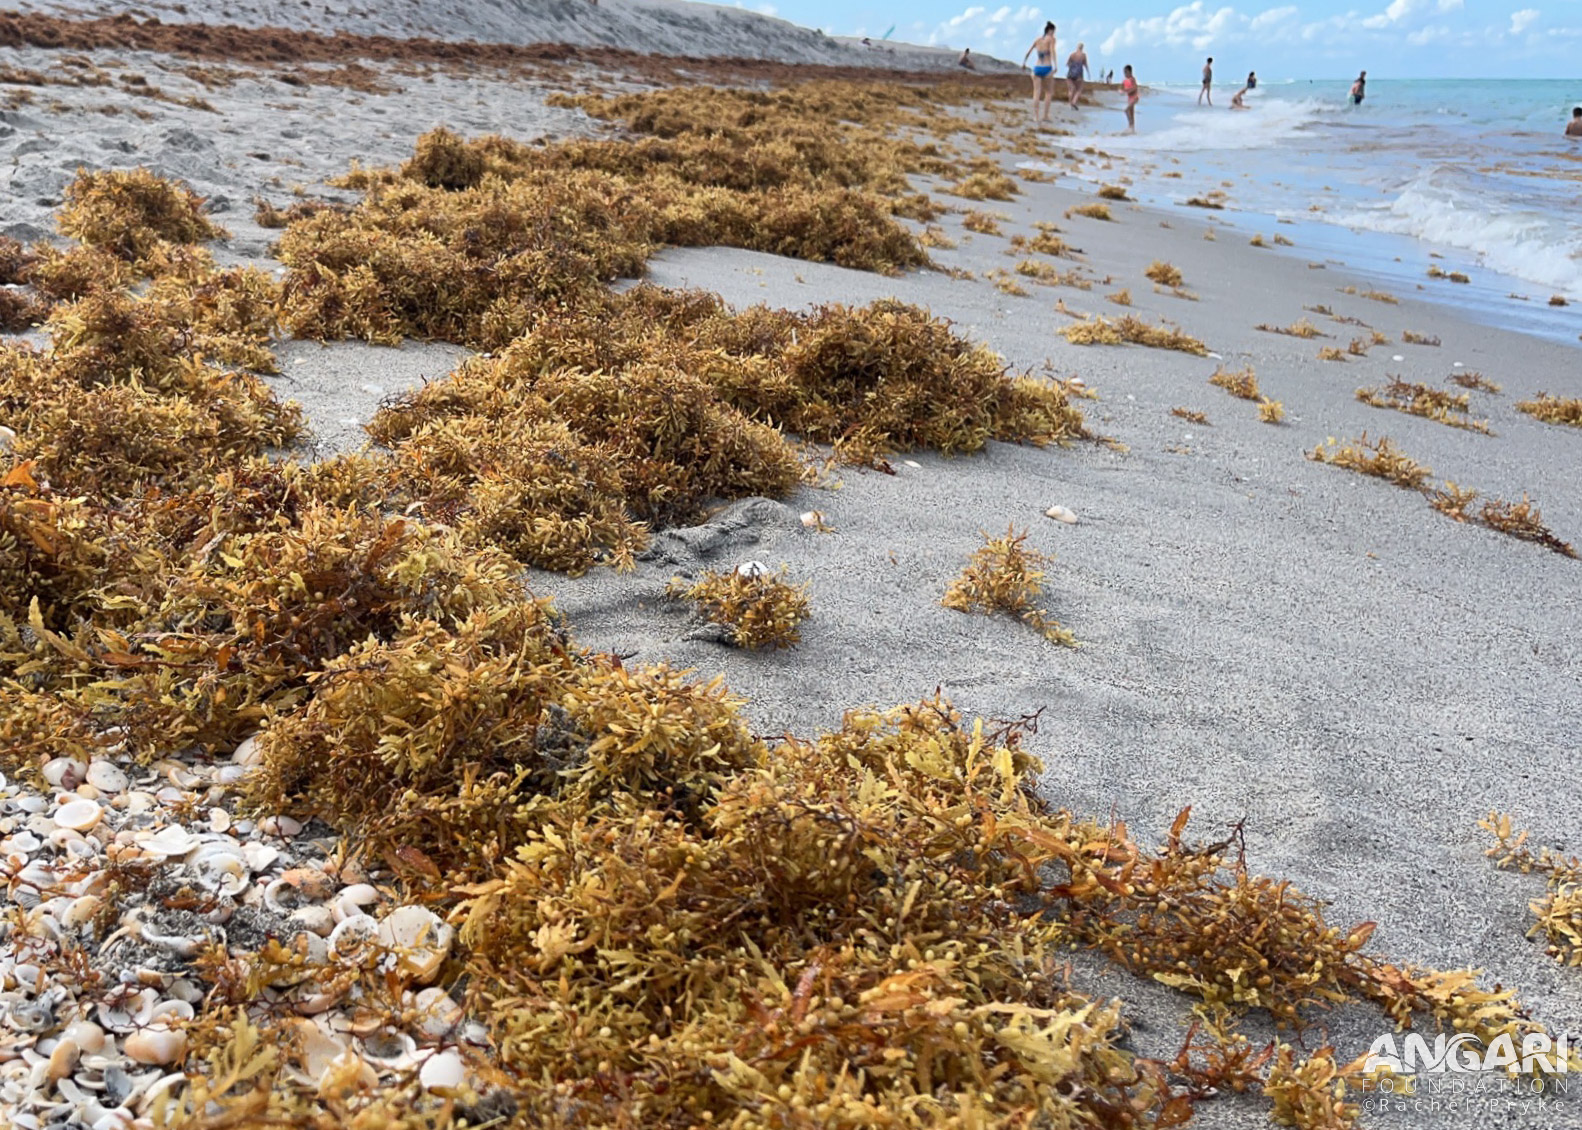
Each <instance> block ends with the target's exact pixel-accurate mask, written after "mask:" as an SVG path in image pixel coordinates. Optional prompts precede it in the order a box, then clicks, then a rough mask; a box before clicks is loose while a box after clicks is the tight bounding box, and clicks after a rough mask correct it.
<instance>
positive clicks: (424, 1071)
mask: <svg viewBox="0 0 1582 1130" xmlns="http://www.w3.org/2000/svg"><path fill="white" fill-rule="evenodd" d="M417 1077H418V1082H420V1083H422V1084H423V1088H424V1090H428V1091H453V1090H455V1089H456V1088H457V1087H460V1086H461V1085H462V1083H464V1082H465V1081H466V1079H467V1069H466V1066H465V1065H464V1064H463V1063H462V1062H461V1056H459V1055H457V1054H456V1053H455V1052H439V1053H437V1054H435V1055H431V1056H429V1057H428V1059H426V1060H424V1061H423V1066H422V1068H421V1069H419V1071H418V1074H417Z"/></svg>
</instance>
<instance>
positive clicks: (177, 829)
mask: <svg viewBox="0 0 1582 1130" xmlns="http://www.w3.org/2000/svg"><path fill="white" fill-rule="evenodd" d="M198 844H199V840H198V839H197V838H196V837H195V836H193V835H192V833H190V832H188V831H187V830H186V829H185V828H183V827H181V825H179V824H168V825H166V826H165V827H163V828H161V829H160V830H159V831H158V832H155V833H153V834H152V835H149V836H144V837H140V838H139V839H138V841H137V846H138V847H140V848H142V849H143V850H144V851H146V852H148V853H149V854H151V855H162V856H165V857H166V858H172V857H175V856H178V855H186V854H187V853H188V852H190V851H192V850H193V849H194V848H196V847H197V846H198Z"/></svg>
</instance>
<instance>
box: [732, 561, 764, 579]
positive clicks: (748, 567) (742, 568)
mask: <svg viewBox="0 0 1582 1130" xmlns="http://www.w3.org/2000/svg"><path fill="white" fill-rule="evenodd" d="M768 573H769V566H767V565H765V564H764V563H763V562H762V561H743V562H742V563H741V564H740V565H738V566H736V575H737V576H738V577H763V576H767V575H768Z"/></svg>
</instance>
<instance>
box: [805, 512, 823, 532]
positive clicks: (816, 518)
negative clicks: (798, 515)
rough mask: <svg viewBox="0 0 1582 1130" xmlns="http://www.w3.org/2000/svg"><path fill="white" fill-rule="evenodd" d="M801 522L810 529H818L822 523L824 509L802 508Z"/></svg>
mask: <svg viewBox="0 0 1582 1130" xmlns="http://www.w3.org/2000/svg"><path fill="white" fill-rule="evenodd" d="M802 524H803V525H804V526H806V527H807V528H808V529H810V530H816V529H818V528H819V527H821V526H822V525H824V511H822V510H804V511H803V512H802Z"/></svg>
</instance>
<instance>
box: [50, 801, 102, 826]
mask: <svg viewBox="0 0 1582 1130" xmlns="http://www.w3.org/2000/svg"><path fill="white" fill-rule="evenodd" d="M103 814H104V810H103V809H102V808H100V807H99V805H98V803H97V802H96V801H91V800H74V801H69V802H68V803H66V804H63V805H61V806H60V807H59V808H57V809H56V810H55V823H56V825H58V826H59V827H62V828H70V829H71V830H72V831H74V832H86V831H87V830H88V829H90V828H92V827H93V826H94V825H95V824H97V823H98V822H99V817H101V816H102V815H103Z"/></svg>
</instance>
